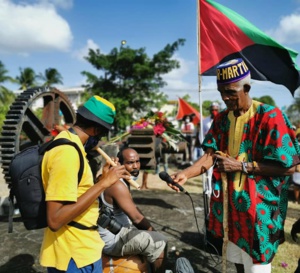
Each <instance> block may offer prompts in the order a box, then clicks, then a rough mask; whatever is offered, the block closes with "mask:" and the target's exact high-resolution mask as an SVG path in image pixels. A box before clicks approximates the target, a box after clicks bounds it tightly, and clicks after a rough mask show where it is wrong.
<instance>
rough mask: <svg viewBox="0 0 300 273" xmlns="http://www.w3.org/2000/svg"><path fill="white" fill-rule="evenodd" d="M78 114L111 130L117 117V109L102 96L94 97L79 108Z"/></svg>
mask: <svg viewBox="0 0 300 273" xmlns="http://www.w3.org/2000/svg"><path fill="white" fill-rule="evenodd" d="M77 113H78V114H80V115H81V116H83V117H84V118H86V119H88V120H91V121H93V122H96V123H98V124H100V125H102V126H104V127H105V128H107V129H110V128H111V127H112V124H113V122H114V119H115V116H116V108H115V106H114V105H113V104H112V103H111V102H109V101H108V100H106V99H104V98H102V97H100V96H93V97H91V98H90V99H89V100H88V101H86V102H85V103H84V104H83V106H81V107H79V108H78V110H77Z"/></svg>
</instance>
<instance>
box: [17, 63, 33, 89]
mask: <svg viewBox="0 0 300 273" xmlns="http://www.w3.org/2000/svg"><path fill="white" fill-rule="evenodd" d="M35 80H36V74H35V72H34V70H33V69H32V68H30V67H26V68H24V69H22V68H20V76H17V77H16V83H17V84H19V85H20V88H19V90H26V89H28V88H30V87H34V86H36V83H35Z"/></svg>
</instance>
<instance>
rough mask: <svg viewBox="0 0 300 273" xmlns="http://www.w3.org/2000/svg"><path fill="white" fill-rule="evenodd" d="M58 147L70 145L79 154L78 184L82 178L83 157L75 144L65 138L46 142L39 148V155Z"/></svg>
mask: <svg viewBox="0 0 300 273" xmlns="http://www.w3.org/2000/svg"><path fill="white" fill-rule="evenodd" d="M60 145H71V146H73V147H74V148H75V149H76V150H77V152H78V154H79V161H80V168H79V171H78V184H79V183H80V180H81V178H82V175H83V166H84V161H83V155H82V153H81V150H80V148H79V147H78V145H77V144H76V143H75V142H73V141H71V140H69V139H67V138H58V139H55V140H53V141H50V142H47V143H45V144H43V145H42V146H41V147H40V148H39V153H40V154H44V153H45V152H47V151H49V150H51V149H53V148H54V147H57V146H60Z"/></svg>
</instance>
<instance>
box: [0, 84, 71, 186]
mask: <svg viewBox="0 0 300 273" xmlns="http://www.w3.org/2000/svg"><path fill="white" fill-rule="evenodd" d="M75 117H76V113H75V111H74V109H73V107H72V104H71V102H70V101H69V99H68V97H67V96H66V95H65V94H64V93H63V92H61V91H59V90H57V89H55V88H47V87H37V88H31V89H27V90H25V91H23V92H22V93H21V94H20V95H19V96H18V97H17V98H16V100H15V101H14V102H13V103H12V105H11V106H10V109H9V111H8V112H7V114H6V119H5V121H4V124H3V128H2V135H1V138H0V147H1V149H0V163H1V164H2V169H3V174H4V178H5V181H6V183H7V184H10V177H9V174H8V169H9V164H10V161H11V159H12V158H13V156H14V155H15V154H16V153H18V152H19V151H21V150H22V149H24V148H26V147H28V146H32V145H35V144H38V143H44V142H46V141H47V140H49V139H51V138H52V135H51V132H52V130H53V128H54V125H58V124H61V122H62V121H63V122H64V123H65V124H68V125H72V124H73V123H74V122H75Z"/></svg>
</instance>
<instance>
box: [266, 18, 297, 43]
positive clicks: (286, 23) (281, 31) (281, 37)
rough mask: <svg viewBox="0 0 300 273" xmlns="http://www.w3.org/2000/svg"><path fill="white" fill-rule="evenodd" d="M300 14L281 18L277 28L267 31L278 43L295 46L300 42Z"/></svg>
mask: <svg viewBox="0 0 300 273" xmlns="http://www.w3.org/2000/svg"><path fill="white" fill-rule="evenodd" d="M299 29H300V14H299V13H294V14H291V15H288V16H284V17H282V18H281V20H280V22H279V25H278V27H277V28H274V29H271V30H269V31H267V34H268V35H270V36H271V37H273V38H274V39H275V40H276V41H277V42H279V43H283V44H294V43H299V42H300V32H299Z"/></svg>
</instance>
